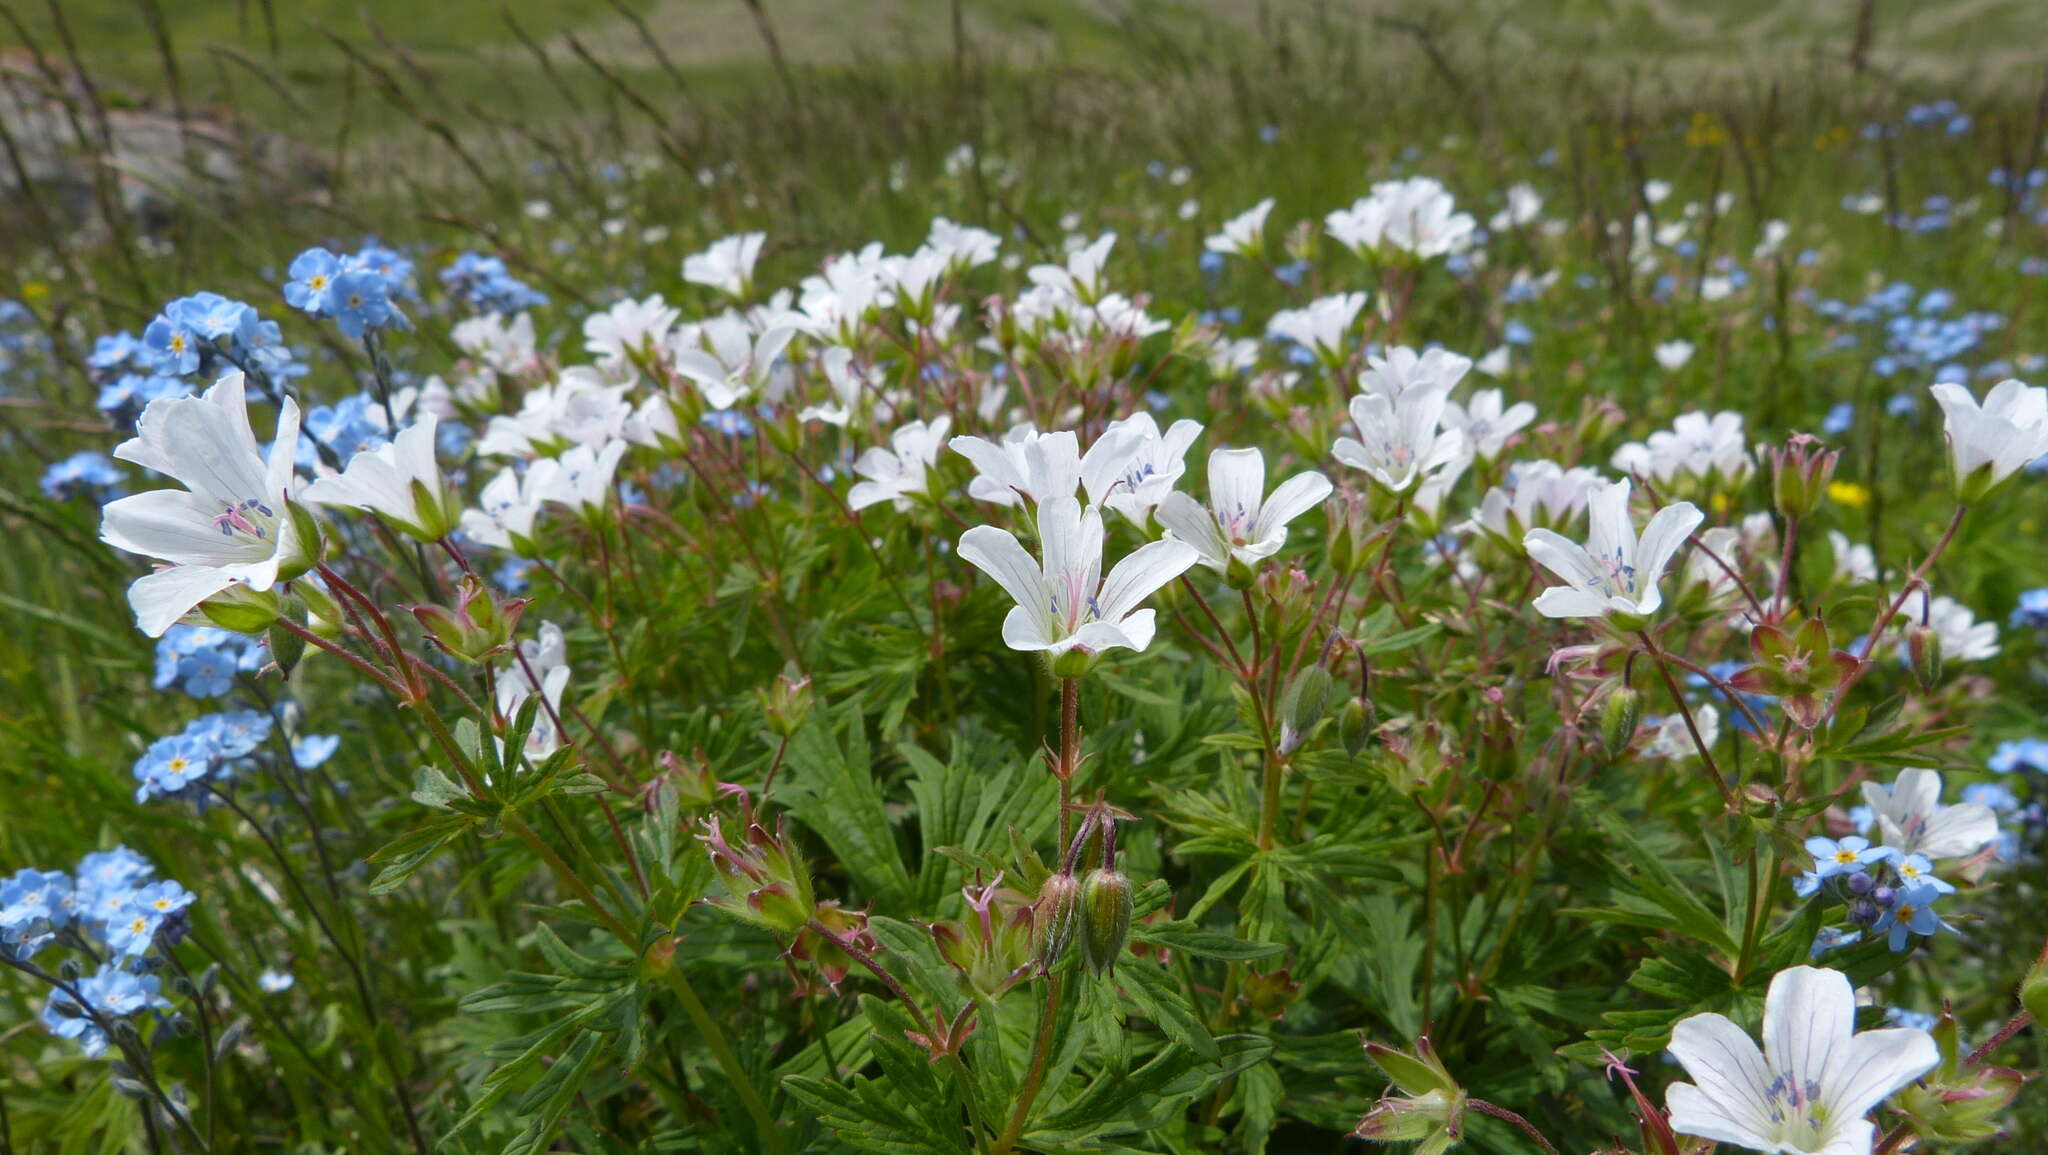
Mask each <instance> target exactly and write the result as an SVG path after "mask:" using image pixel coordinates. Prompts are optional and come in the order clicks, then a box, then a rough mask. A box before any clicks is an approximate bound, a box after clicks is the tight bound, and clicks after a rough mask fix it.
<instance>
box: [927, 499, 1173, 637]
mask: <svg viewBox="0 0 2048 1155" xmlns="http://www.w3.org/2000/svg"><path fill="white" fill-rule="evenodd" d="M1038 536H1039V544H1040V547H1041V548H1042V549H1043V551H1044V554H1045V560H1044V562H1043V564H1041V563H1040V562H1039V561H1037V560H1035V559H1033V558H1032V556H1031V554H1030V552H1029V551H1027V550H1026V549H1025V548H1024V546H1023V545H1022V544H1020V543H1019V542H1018V541H1017V539H1016V538H1015V537H1013V536H1011V534H1010V532H1009V531H1008V530H1004V529H998V528H996V527H995V526H992V525H977V526H975V527H974V528H973V529H970V530H968V531H967V532H966V533H964V534H962V535H960V556H961V557H962V558H964V559H966V560H967V561H968V562H969V563H971V564H972V565H974V566H975V568H977V569H979V570H981V571H982V572H983V573H985V574H987V575H988V576H990V577H992V578H994V579H995V581H996V584H997V585H1000V586H1002V587H1003V591H1004V592H1005V593H1008V594H1009V595H1010V597H1011V599H1012V600H1014V601H1015V602H1016V603H1017V606H1016V608H1015V609H1012V610H1011V611H1010V614H1009V616H1008V617H1006V618H1004V619H1003V641H1004V642H1005V643H1006V644H1008V645H1009V647H1010V648H1011V649H1013V650H1023V651H1044V652H1045V653H1047V654H1049V655H1051V656H1052V657H1054V658H1057V657H1059V656H1060V655H1062V654H1065V653H1067V652H1068V651H1070V650H1078V651H1080V652H1082V653H1084V654H1099V653H1101V652H1102V651H1104V650H1110V649H1117V648H1124V649H1131V650H1143V649H1144V648H1145V647H1146V646H1149V645H1151V644H1152V633H1153V629H1154V626H1153V621H1152V617H1153V612H1152V611H1151V610H1148V609H1139V608H1138V605H1139V603H1140V602H1143V601H1144V600H1145V599H1146V598H1148V597H1150V596H1152V594H1153V593H1154V592H1155V591H1157V590H1158V589H1159V587H1161V586H1163V585H1165V584H1166V583H1167V582H1170V581H1172V580H1173V579H1175V578H1177V577H1179V576H1180V575H1181V574H1183V573H1186V572H1187V570H1188V567H1190V566H1192V565H1194V564H1195V561H1196V560H1197V558H1198V556H1199V555H1198V554H1197V553H1196V552H1195V547H1193V546H1191V545H1189V544H1187V543H1186V542H1184V541H1174V540H1172V539H1163V540H1160V541H1154V542H1148V543H1146V544H1145V545H1141V546H1139V547H1138V548H1137V549H1136V550H1133V551H1132V552H1131V554H1130V555H1129V556H1128V557H1126V558H1124V559H1123V560H1122V561H1120V562H1118V563H1117V564H1116V566H1115V568H1113V569H1111V570H1110V571H1109V576H1108V578H1107V579H1106V580H1105V579H1104V578H1103V576H1102V514H1101V512H1100V511H1099V510H1097V509H1096V508H1095V507H1094V506H1092V505H1091V506H1089V507H1087V508H1086V509H1083V508H1082V506H1081V503H1080V502H1078V501H1076V500H1074V499H1073V498H1071V497H1066V496H1060V497H1055V498H1049V499H1047V500H1045V501H1042V502H1040V503H1039V506H1038Z"/></svg>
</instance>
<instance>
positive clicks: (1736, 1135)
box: [1664, 1083, 1778, 1151]
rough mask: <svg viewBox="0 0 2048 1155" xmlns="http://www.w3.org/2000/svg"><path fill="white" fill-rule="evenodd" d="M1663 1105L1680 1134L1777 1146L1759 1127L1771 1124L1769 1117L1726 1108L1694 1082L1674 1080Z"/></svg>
mask: <svg viewBox="0 0 2048 1155" xmlns="http://www.w3.org/2000/svg"><path fill="white" fill-rule="evenodd" d="M1664 1107H1665V1109H1666V1110H1668V1111H1669V1112H1670V1113H1671V1129H1672V1130H1674V1131H1676V1132H1678V1133H1679V1134H1681V1135H1691V1136H1692V1137H1694V1138H1696V1139H1712V1140H1713V1141H1714V1142H1716V1143H1734V1144H1736V1145H1738V1146H1742V1147H1748V1148H1750V1149H1751V1150H1755V1151H1775V1150H1777V1147H1778V1144H1777V1141H1776V1140H1774V1139H1770V1138H1766V1137H1765V1134H1764V1132H1763V1131H1761V1130H1759V1129H1758V1128H1759V1126H1768V1125H1769V1121H1768V1120H1765V1119H1757V1118H1754V1117H1752V1116H1749V1115H1747V1114H1738V1113H1737V1112H1734V1111H1730V1110H1727V1109H1726V1108H1725V1107H1723V1106H1722V1105H1721V1104H1720V1102H1719V1101H1718V1100H1715V1099H1711V1098H1709V1097H1708V1096H1707V1093H1706V1092H1704V1091H1702V1090H1700V1089H1699V1088H1698V1087H1695V1086H1693V1085H1692V1084H1691V1083H1673V1084H1671V1086H1670V1087H1668V1088H1666V1089H1665V1091H1664Z"/></svg>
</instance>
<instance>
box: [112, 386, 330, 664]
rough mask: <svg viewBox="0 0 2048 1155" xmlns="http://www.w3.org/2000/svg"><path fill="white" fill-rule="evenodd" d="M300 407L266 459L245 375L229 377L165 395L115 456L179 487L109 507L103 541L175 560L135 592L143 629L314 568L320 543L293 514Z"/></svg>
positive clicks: (131, 593)
mask: <svg viewBox="0 0 2048 1155" xmlns="http://www.w3.org/2000/svg"><path fill="white" fill-rule="evenodd" d="M298 441H299V406H298V403H297V402H295V401H293V400H292V399H291V398H289V397H287V398H285V400H284V404H283V406H282V407H281V408H280V409H279V410H278V416H277V436H276V438H275V439H274V440H273V442H272V444H271V447H270V456H269V459H268V461H267V462H266V461H265V458H264V455H263V451H262V450H261V449H260V448H259V447H258V446H257V444H256V433H255V431H254V430H252V429H251V428H250V427H249V409H248V405H247V403H246V402H245V400H244V397H243V393H242V375H241V374H240V373H230V374H228V375H227V376H225V377H222V378H221V379H220V380H219V381H217V382H215V383H214V385H213V387H212V388H210V389H208V390H207V391H206V392H205V393H204V394H202V395H201V396H198V397H160V398H158V399H157V400H155V401H152V402H150V403H149V406H148V407H147V408H145V409H144V410H143V411H142V415H141V416H140V417H139V418H137V419H136V422H135V436H134V437H132V438H130V439H129V440H127V441H124V442H122V443H121V444H120V446H119V447H117V448H116V449H115V450H114V456H115V457H118V458H120V459H121V460H123V461H132V462H134V463H135V464H137V465H140V466H143V467H144V468H147V469H153V470H155V471H156V472H158V473H161V474H164V475H165V476H167V477H169V478H171V479H172V480H174V481H177V482H178V483H179V484H181V485H183V486H184V487H185V488H184V489H152V490H150V491H148V492H147V493H138V494H134V495H133V496H130V497H124V498H122V499H120V500H119V501H116V502H112V503H111V504H109V505H108V506H107V507H106V508H105V509H103V510H101V520H100V540H101V541H104V542H106V543H107V544H108V545H111V546H113V547H115V548H116V549H125V550H127V551H128V552H130V553H138V554H142V555H143V556H145V557H153V558H157V559H159V560H160V561H163V562H165V563H167V564H166V568H161V569H158V570H157V571H156V572H155V573H152V574H150V575H148V576H146V577H142V578H138V579H136V581H135V584H133V585H131V586H129V587H128V604H129V605H130V606H131V607H132V608H133V609H134V610H135V624H136V625H137V626H139V627H140V628H141V629H142V631H143V632H144V633H146V634H148V635H149V636H150V637H160V636H162V635H163V632H164V631H165V630H167V629H169V628H170V627H171V626H172V625H173V624H175V623H176V622H177V621H178V619H180V618H182V617H184V616H185V615H186V614H188V613H191V612H192V611H193V610H194V609H196V608H197V607H198V606H199V605H200V603H202V602H204V601H206V600H207V599H208V598H211V597H213V596H214V595H216V594H219V593H221V592H223V591H225V590H226V589H228V587H230V586H234V585H242V586H246V587H248V588H249V589H251V590H256V591H258V592H261V591H264V590H268V589H270V587H271V586H273V585H275V584H277V582H278V581H279V580H280V579H288V578H291V577H295V576H297V575H298V574H300V573H303V572H304V571H305V570H306V569H307V568H308V567H310V566H311V565H312V562H313V557H312V551H313V550H314V549H315V548H316V547H317V543H316V542H313V541H307V540H305V539H304V538H303V537H301V535H300V527H299V524H298V522H297V521H296V520H295V519H294V518H293V517H292V516H291V515H290V513H289V512H288V511H287V509H286V504H287V503H288V502H289V501H290V500H291V498H292V495H293V490H294V489H295V487H296V485H297V481H298V479H297V478H296V477H295V476H294V475H293V473H292V461H293V457H294V450H295V449H296V448H297V446H298Z"/></svg>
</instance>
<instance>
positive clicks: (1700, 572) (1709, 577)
mask: <svg viewBox="0 0 2048 1155" xmlns="http://www.w3.org/2000/svg"><path fill="white" fill-rule="evenodd" d="M1741 545H1742V531H1741V530H1739V529H1737V528H1735V527H1734V526H1732V525H1717V526H1714V527H1713V528H1712V529H1703V530H1701V531H1700V547H1701V548H1699V549H1696V550H1694V551H1692V554H1691V555H1690V556H1688V557H1687V558H1686V559H1685V569H1684V570H1683V571H1682V572H1681V574H1680V576H1679V586H1680V588H1683V589H1690V588H1692V587H1694V586H1700V587H1703V588H1704V589H1705V590H1706V592H1707V598H1708V600H1709V601H1717V600H1719V599H1721V598H1722V597H1724V596H1727V595H1730V594H1733V593H1735V592H1736V586H1735V577H1734V575H1733V574H1730V573H1729V572H1728V571H1727V570H1726V569H1723V568H1722V567H1721V562H1726V563H1727V564H1728V565H1730V566H1734V567H1740V566H1741V564H1742V555H1741V553H1740V552H1739V548H1740V546H1741ZM1710 553H1711V554H1712V556H1711V557H1710V556H1708V555H1709V554H1710ZM1714 558H1720V559H1721V561H1719V562H1717V561H1715V560H1714ZM1740 572H1742V571H1741V570H1740V569H1739V568H1738V569H1737V570H1736V573H1740Z"/></svg>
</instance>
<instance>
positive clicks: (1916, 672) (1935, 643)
mask: <svg viewBox="0 0 2048 1155" xmlns="http://www.w3.org/2000/svg"><path fill="white" fill-rule="evenodd" d="M1906 653H1907V655H1908V656H1909V657H1910V658H1911V660H1912V666H1913V680H1914V681H1915V682H1918V683H1919V684H1920V688H1921V689H1922V690H1924V691H1932V690H1933V689H1934V688H1935V687H1936V686H1938V685H1940V684H1941V634H1940V633H1939V632H1938V631H1936V630H1935V628H1934V627H1933V626H1914V627H1912V628H1911V629H1908V630H1907V631H1906Z"/></svg>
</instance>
